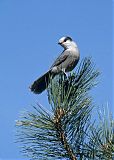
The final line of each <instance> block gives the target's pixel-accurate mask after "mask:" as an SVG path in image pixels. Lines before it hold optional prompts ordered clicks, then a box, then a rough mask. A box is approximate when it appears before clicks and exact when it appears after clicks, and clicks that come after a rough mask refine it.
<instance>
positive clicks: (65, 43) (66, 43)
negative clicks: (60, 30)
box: [58, 36, 77, 49]
mask: <svg viewBox="0 0 114 160" xmlns="http://www.w3.org/2000/svg"><path fill="white" fill-rule="evenodd" d="M58 44H60V45H61V46H62V47H63V48H64V49H70V48H76V47H77V45H76V43H75V42H74V41H73V40H72V38H71V37H68V36H67V37H62V38H61V39H59V42H58Z"/></svg>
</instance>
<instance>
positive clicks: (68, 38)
mask: <svg viewBox="0 0 114 160" xmlns="http://www.w3.org/2000/svg"><path fill="white" fill-rule="evenodd" d="M67 40H70V41H72V38H70V37H66V38H65V39H64V42H66V41H67Z"/></svg>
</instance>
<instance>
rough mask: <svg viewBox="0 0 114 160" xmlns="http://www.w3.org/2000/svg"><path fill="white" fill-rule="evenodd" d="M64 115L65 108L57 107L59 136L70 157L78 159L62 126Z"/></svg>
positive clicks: (56, 121) (56, 118)
mask: <svg viewBox="0 0 114 160" xmlns="http://www.w3.org/2000/svg"><path fill="white" fill-rule="evenodd" d="M64 115H65V111H64V110H63V109H61V108H57V109H56V112H55V117H54V123H55V127H56V129H57V136H58V137H59V139H60V141H61V143H62V144H63V146H64V148H65V150H66V151H67V153H68V155H69V157H70V159H71V160H77V158H76V156H75V154H74V153H73V150H72V149H71V148H70V145H69V144H68V141H67V138H66V135H65V132H64V130H63V127H62V123H61V119H62V118H63V116H64Z"/></svg>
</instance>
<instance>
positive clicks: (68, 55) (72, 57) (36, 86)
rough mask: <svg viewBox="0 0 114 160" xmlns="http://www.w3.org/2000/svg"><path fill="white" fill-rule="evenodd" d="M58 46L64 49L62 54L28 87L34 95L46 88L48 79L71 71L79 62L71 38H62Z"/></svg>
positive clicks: (75, 46) (78, 55) (76, 50)
mask: <svg viewBox="0 0 114 160" xmlns="http://www.w3.org/2000/svg"><path fill="white" fill-rule="evenodd" d="M58 44H60V45H61V46H62V47H63V48H64V50H63V52H62V53H61V54H60V56H59V57H58V58H57V59H56V60H55V61H54V63H53V65H52V66H51V67H50V69H49V70H48V71H47V72H46V73H44V74H43V75H42V76H41V77H40V78H38V79H37V80H36V81H34V82H33V84H32V85H31V87H30V89H31V91H32V92H34V93H36V94H40V93H41V92H43V91H44V90H45V89H46V88H47V86H48V84H49V79H50V77H52V78H54V77H55V75H57V74H60V73H61V72H64V73H65V72H69V71H72V70H73V69H74V67H75V66H76V65H77V63H78V61H79V58H80V53H79V50H78V47H77V45H76V43H75V42H74V41H73V40H72V38H71V37H68V36H67V37H62V38H61V39H60V40H59V42H58Z"/></svg>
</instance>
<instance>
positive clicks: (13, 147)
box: [0, 0, 114, 160]
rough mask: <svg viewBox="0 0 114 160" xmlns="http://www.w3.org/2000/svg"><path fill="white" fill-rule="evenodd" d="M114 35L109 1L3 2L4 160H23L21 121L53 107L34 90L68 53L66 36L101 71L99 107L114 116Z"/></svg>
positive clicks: (0, 84) (0, 150)
mask: <svg viewBox="0 0 114 160" xmlns="http://www.w3.org/2000/svg"><path fill="white" fill-rule="evenodd" d="M112 34H113V31H112V2H111V1H109V0H105V1H104V0H100V1H99V0H94V1H91V0H86V1H83V0H62V1H60V0H39V1H38V0H34V1H31V0H19V1H15V0H10V1H8V0H1V1H0V74H1V75H0V97H1V100H0V128H1V129H0V158H1V159H0V160H3V159H4V160H6V159H12V160H13V159H21V160H22V155H21V154H20V153H19V144H16V143H14V142H15V131H16V129H15V120H17V119H19V115H20V113H21V112H22V111H23V110H32V107H31V106H32V105H34V104H36V102H39V103H41V104H42V105H43V106H45V107H47V106H48V102H47V97H46V92H44V93H43V94H42V95H34V94H33V93H31V92H30V91H29V89H28V87H29V86H30V84H31V83H32V82H33V81H34V80H35V79H36V78H37V77H38V76H40V75H41V74H42V73H44V72H45V71H47V70H48V68H49V67H50V66H51V64H52V62H53V60H54V59H55V57H57V55H58V54H59V53H60V52H62V48H61V47H60V46H58V44H57V42H58V39H59V38H61V37H62V36H66V35H69V36H71V37H72V38H73V39H74V40H75V41H76V42H77V44H78V47H79V49H80V54H81V59H82V58H84V57H86V56H92V58H93V61H94V62H95V64H96V67H97V68H98V69H99V70H100V71H101V76H100V78H99V84H98V86H97V87H96V88H95V89H94V90H93V91H92V95H93V98H94V102H95V103H96V105H98V106H102V105H105V104H106V103H107V102H108V103H109V106H110V108H111V110H113V109H112V104H113V101H112V99H113V89H112V88H113V86H112V83H113V80H114V79H113V63H112V62H113V55H112V48H113V46H112V45H113V44H112ZM48 107H49V106H48Z"/></svg>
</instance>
